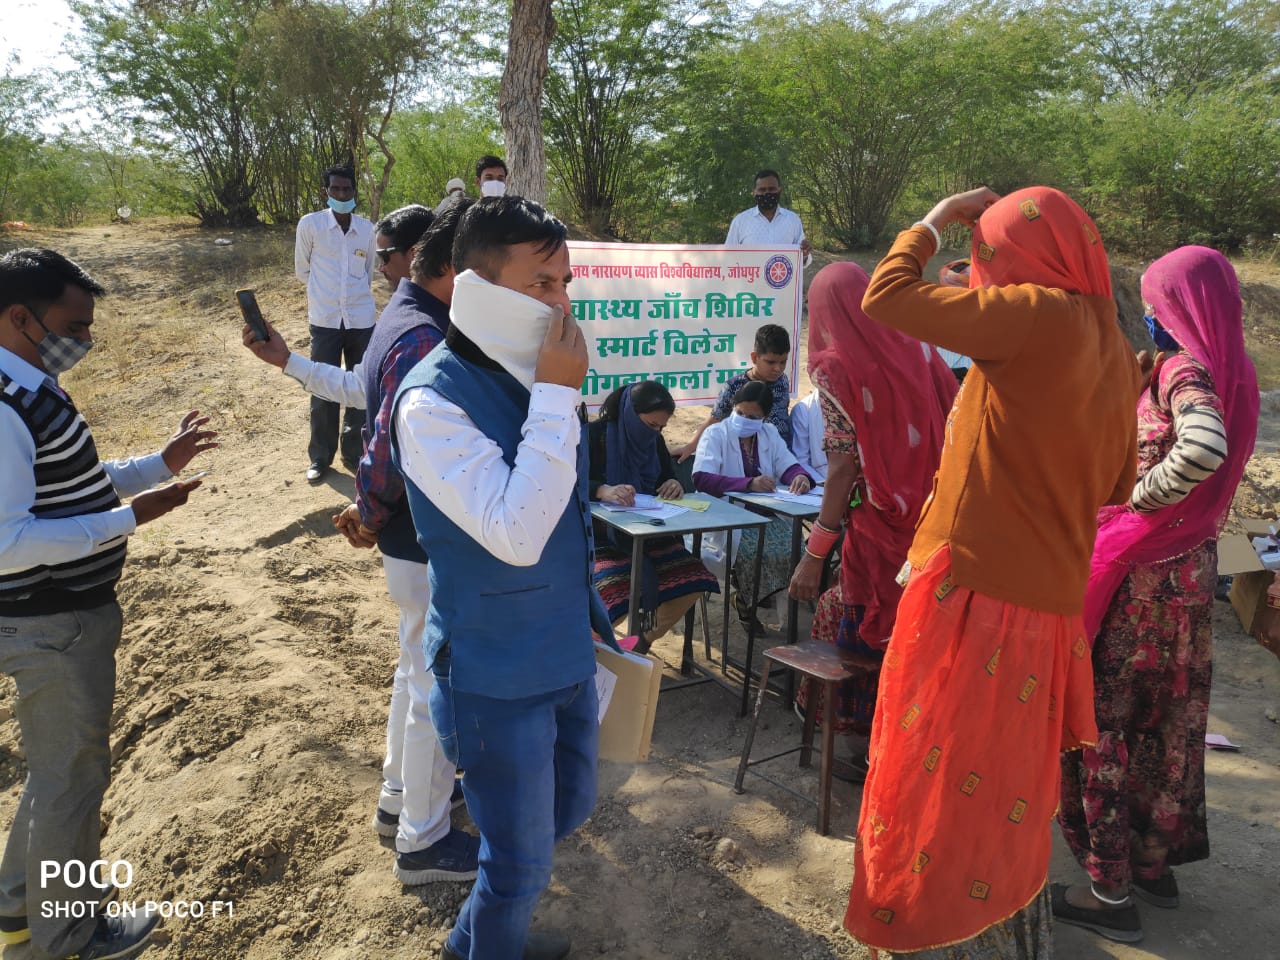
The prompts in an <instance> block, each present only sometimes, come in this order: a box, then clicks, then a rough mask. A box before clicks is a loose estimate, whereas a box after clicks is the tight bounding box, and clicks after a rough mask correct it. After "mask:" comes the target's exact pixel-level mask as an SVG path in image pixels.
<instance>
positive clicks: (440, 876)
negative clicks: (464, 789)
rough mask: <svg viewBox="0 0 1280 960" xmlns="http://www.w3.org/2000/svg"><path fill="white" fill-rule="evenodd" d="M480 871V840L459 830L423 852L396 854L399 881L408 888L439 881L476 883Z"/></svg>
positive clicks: (451, 832) (396, 873) (396, 871)
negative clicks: (471, 881)
mask: <svg viewBox="0 0 1280 960" xmlns="http://www.w3.org/2000/svg"><path fill="white" fill-rule="evenodd" d="M479 869H480V838H479V837H473V836H471V834H469V833H467V832H466V831H464V830H458V829H457V828H454V829H453V830H450V831H449V833H448V834H447V835H446V836H445V838H444V839H443V840H437V841H436V842H435V843H433V844H432V845H431V846H429V847H426V848H424V849H422V850H415V851H413V852H412V853H398V854H396V869H395V875H396V879H397V880H399V881H400V882H401V883H403V884H404V885H405V886H406V887H416V886H420V885H421V884H424V883H434V882H436V881H437V880H474V879H475V878H476V873H477V872H478V871H479Z"/></svg>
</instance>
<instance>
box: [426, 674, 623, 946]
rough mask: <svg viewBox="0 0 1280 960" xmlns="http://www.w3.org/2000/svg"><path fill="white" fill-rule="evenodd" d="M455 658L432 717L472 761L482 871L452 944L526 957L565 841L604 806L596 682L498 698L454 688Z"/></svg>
mask: <svg viewBox="0 0 1280 960" xmlns="http://www.w3.org/2000/svg"><path fill="white" fill-rule="evenodd" d="M448 662H449V658H448V654H447V653H443V654H442V655H441V656H440V657H438V658H437V659H436V662H435V664H434V665H433V667H432V670H433V672H434V673H435V676H436V683H435V686H433V687H432V688H431V694H430V697H429V700H428V703H429V707H430V710H431V719H432V721H433V722H434V723H435V727H436V734H437V736H439V738H440V743H441V745H442V747H443V748H444V752H445V755H446V756H447V757H448V758H449V759H450V760H451V761H453V762H454V763H455V764H457V765H458V766H459V767H462V768H463V769H464V770H466V775H465V776H464V777H463V778H462V789H463V792H464V793H465V794H466V798H467V812H468V813H469V814H470V815H471V819H472V822H474V823H475V825H476V826H477V827H478V828H479V829H480V873H479V876H477V877H476V882H475V886H473V887H472V888H471V895H470V896H469V897H467V900H466V902H465V903H464V904H463V905H462V910H461V912H460V913H459V914H458V921H457V923H456V925H455V926H454V928H453V932H452V933H450V934H449V940H448V946H449V949H450V950H451V951H453V953H455V954H457V955H458V956H459V957H466V958H469V960H481V958H482V960H520V957H521V954H522V952H523V950H524V941H525V935H526V934H527V933H528V931H529V925H530V923H531V922H532V921H533V911H534V908H535V907H536V906H537V904H538V899H539V897H541V896H542V891H543V890H545V889H546V888H547V884H549V883H550V882H551V865H552V857H553V854H554V849H555V844H556V841H557V840H559V839H560V838H561V837H564V836H567V835H568V834H569V833H572V832H573V830H575V829H576V828H577V827H578V826H579V825H581V824H582V822H583V821H585V820H586V819H587V817H588V816H590V815H591V811H592V809H593V808H594V807H595V803H596V755H597V752H598V741H599V737H598V734H599V727H598V725H597V720H596V709H597V707H596V688H595V683H594V682H593V681H590V680H588V681H586V682H584V683H579V684H575V685H574V686H571V687H565V688H564V689H561V690H554V691H552V692H551V693H544V694H539V695H538V696H534V697H524V698H522V699H519V700H495V699H493V698H491V697H484V696H480V695H477V694H474V693H464V692H462V691H460V690H454V689H453V686H452V684H450V682H449V672H448V670H449V666H448Z"/></svg>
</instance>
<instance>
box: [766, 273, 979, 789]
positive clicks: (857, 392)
mask: <svg viewBox="0 0 1280 960" xmlns="http://www.w3.org/2000/svg"><path fill="white" fill-rule="evenodd" d="M869 282H870V279H869V277H868V276H867V274H866V271H864V270H863V269H862V268H861V267H859V266H858V265H857V264H855V263H833V264H831V265H830V266H827V267H824V268H823V269H822V270H821V271H819V272H818V275H817V276H816V277H814V279H813V284H812V285H811V286H810V288H809V377H810V379H812V381H813V384H814V386H815V387H817V389H818V395H819V402H820V403H821V409H822V420H823V440H822V445H823V450H824V451H825V452H826V454H827V470H828V473H827V480H826V485H825V487H824V488H823V494H822V510H821V512H820V513H819V514H818V522H817V525H816V526H815V527H814V530H813V533H812V534H811V536H810V537H809V543H808V546H807V547H806V551H805V554H804V556H803V557H802V558H801V561H800V565H799V566H798V567H797V568H796V571H795V574H794V576H793V577H792V580H791V595H792V596H794V597H796V598H797V599H800V600H812V599H814V598H816V597H817V596H818V585H819V581H820V578H821V573H822V564H823V560H824V558H825V557H826V556H827V554H828V553H830V551H831V549H832V547H833V546H834V544H835V541H836V538H837V537H838V535H839V531H840V528H841V526H844V527H845V537H844V546H843V548H842V550H841V553H840V582H839V584H837V585H836V586H834V587H832V588H831V589H830V590H828V591H827V592H826V593H824V594H823V595H822V598H821V599H820V600H819V602H818V611H817V614H816V616H815V617H814V622H813V638H814V639H815V640H824V641H826V642H828V643H833V644H835V645H836V646H837V647H839V648H840V649H841V651H842V652H843V653H844V654H846V655H847V656H849V657H850V658H852V659H856V660H857V661H858V662H859V663H860V664H861V665H862V666H863V667H864V668H865V672H863V673H862V674H860V675H859V677H857V678H856V679H854V680H850V681H847V682H846V683H845V684H843V685H842V688H841V690H840V691H839V696H838V700H837V703H836V704H835V708H834V710H832V709H830V707H828V709H827V715H826V716H822V715H820V716H819V718H818V719H819V721H820V722H823V723H827V722H834V723H835V724H836V727H837V730H838V731H839V732H840V733H842V734H845V735H846V736H848V737H849V739H850V746H851V748H852V749H853V760H852V762H851V763H849V764H846V763H843V762H838V763H837V764H836V775H837V776H840V777H842V778H843V779H852V780H860V779H862V778H863V777H865V776H866V771H867V760H866V749H867V739H868V737H869V735H870V733H871V718H872V715H873V714H874V712H875V698H876V684H877V680H878V674H879V666H878V665H879V662H880V660H881V659H882V658H883V657H884V648H885V646H886V645H887V644H888V643H889V636H890V634H892V633H893V624H894V619H895V616H896V614H897V609H898V600H899V599H900V598H901V596H902V587H901V586H899V585H898V583H897V580H896V577H897V575H898V572H899V571H900V570H901V568H902V565H903V563H904V562H905V561H906V558H907V549H908V548H909V547H910V546H911V539H912V537H913V536H914V534H915V527H916V521H917V519H919V516H920V510H921V508H922V507H923V506H924V502H925V500H926V499H927V498H928V496H929V491H930V489H931V488H932V484H933V475H934V473H935V472H937V469H938V460H939V459H940V458H941V456H942V443H943V436H944V433H945V421H946V416H947V411H948V410H949V409H950V408H951V403H952V401H953V400H954V399H955V395H956V391H957V387H956V379H955V376H954V375H953V374H952V372H951V370H950V368H949V367H948V366H947V365H946V363H945V362H944V361H943V360H942V358H941V357H940V356H939V355H938V353H937V351H936V350H934V349H933V348H931V347H929V346H926V345H925V344H922V343H920V341H918V340H913V339H912V338H910V337H908V336H907V335H906V334H904V333H899V332H898V331H897V330H893V329H891V328H889V327H885V326H882V325H881V324H878V323H874V322H872V321H871V320H870V319H868V318H867V316H866V314H864V313H863V312H862V297H863V295H864V294H865V293H866V291H867V284H868V283H869ZM800 705H801V708H802V709H806V708H807V709H818V705H817V704H809V703H805V702H804V701H803V697H802V698H801V704H800ZM833 713H834V717H832V716H831V714H833Z"/></svg>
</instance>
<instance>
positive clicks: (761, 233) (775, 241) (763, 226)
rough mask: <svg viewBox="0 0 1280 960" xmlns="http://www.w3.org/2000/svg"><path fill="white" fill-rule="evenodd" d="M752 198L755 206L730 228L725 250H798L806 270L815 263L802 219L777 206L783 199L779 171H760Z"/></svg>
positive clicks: (738, 217) (740, 215)
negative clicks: (811, 261)
mask: <svg viewBox="0 0 1280 960" xmlns="http://www.w3.org/2000/svg"><path fill="white" fill-rule="evenodd" d="M752 196H754V197H755V199H756V205H755V206H754V207H750V208H748V209H746V210H743V211H742V212H741V213H740V214H738V215H737V216H736V217H734V218H733V222H732V223H731V224H729V234H728V236H726V237H725V238H724V242H725V245H726V246H730V247H747V246H757V245H760V246H770V245H777V246H799V247H800V253H801V254H802V255H803V256H804V265H805V266H806V267H807V266H808V265H809V261H810V260H811V259H812V255H811V251H812V249H813V248H812V247H811V246H810V244H809V241H808V240H806V239H805V235H804V225H803V224H802V223H801V222H800V218H799V217H798V216H797V215H796V214H795V213H794V212H792V211H791V210H788V209H787V208H786V207H780V206H778V200H779V198H780V197H781V196H782V178H781V177H779V176H778V172H777V171H776V170H761V171H760V172H759V173H757V174H756V179H755V187H754V189H753V190H752Z"/></svg>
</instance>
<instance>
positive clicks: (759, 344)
mask: <svg viewBox="0 0 1280 960" xmlns="http://www.w3.org/2000/svg"><path fill="white" fill-rule="evenodd" d="M790 352H791V335H790V334H789V333H787V331H786V329H785V328H784V327H780V326H778V325H777V324H776V323H766V324H765V325H764V326H763V327H761V328H760V329H759V330H757V331H756V354H757V355H760V354H765V353H790Z"/></svg>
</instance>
